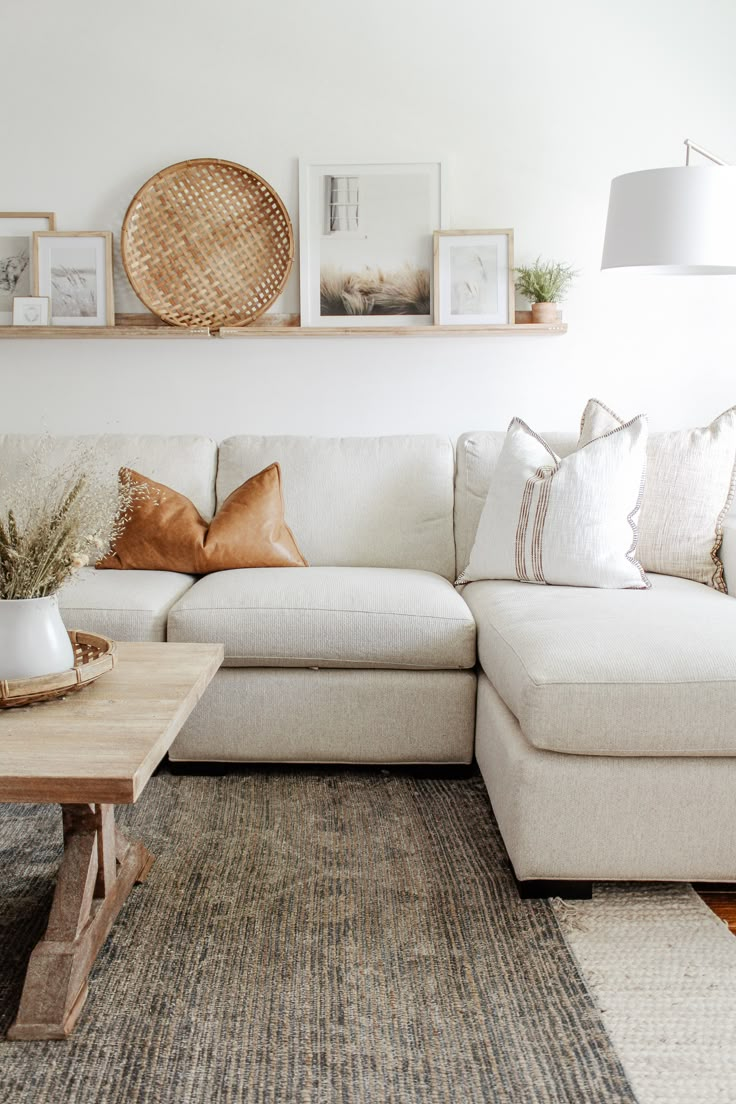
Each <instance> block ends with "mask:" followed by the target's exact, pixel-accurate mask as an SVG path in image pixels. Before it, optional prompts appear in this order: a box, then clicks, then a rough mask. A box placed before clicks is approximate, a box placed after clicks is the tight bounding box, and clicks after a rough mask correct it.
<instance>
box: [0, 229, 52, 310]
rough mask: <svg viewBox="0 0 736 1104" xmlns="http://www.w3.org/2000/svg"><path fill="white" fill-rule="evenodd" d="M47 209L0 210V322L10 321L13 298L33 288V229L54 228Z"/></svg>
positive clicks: (27, 294) (30, 292)
mask: <svg viewBox="0 0 736 1104" xmlns="http://www.w3.org/2000/svg"><path fill="white" fill-rule="evenodd" d="M55 229H56V215H54V214H53V213H52V212H51V211H41V212H37V211H0V326H10V325H11V324H12V322H13V299H14V298H15V297H16V296H20V297H21V298H22V297H27V296H30V295H31V294H32V292H33V233H34V231H35V230H55Z"/></svg>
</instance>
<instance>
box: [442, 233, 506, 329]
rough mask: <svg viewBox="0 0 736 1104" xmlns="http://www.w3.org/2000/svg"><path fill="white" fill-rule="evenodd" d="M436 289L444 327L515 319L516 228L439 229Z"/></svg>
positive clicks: (486, 324) (477, 324) (492, 323)
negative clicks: (514, 229) (514, 230)
mask: <svg viewBox="0 0 736 1104" xmlns="http://www.w3.org/2000/svg"><path fill="white" fill-rule="evenodd" d="M434 291H435V299H434V321H435V324H436V325H438V326H502V325H510V324H512V323H513V321H514V232H513V230H438V231H436V232H435V235H434Z"/></svg>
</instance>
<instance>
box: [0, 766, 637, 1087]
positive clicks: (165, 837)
mask: <svg viewBox="0 0 736 1104" xmlns="http://www.w3.org/2000/svg"><path fill="white" fill-rule="evenodd" d="M119 819H120V821H121V823H122V824H123V826H124V827H128V829H129V830H130V831H131V833H132V834H135V835H136V836H138V837H139V838H141V839H143V841H144V842H145V843H146V844H147V845H148V847H149V848H150V849H151V850H152V851H153V852H154V854H156V856H157V861H156V864H155V865H154V867H153V869H152V871H151V875H150V877H149V880H148V882H147V883H145V885H142V886H138V887H136V888H135V889H134V890H133V892H132V893H131V896H130V897H129V899H128V901H127V903H126V905H125V907H124V909H123V911H122V912H121V914H120V916H119V917H118V920H117V922H116V924H115V927H114V928H113V930H112V933H111V935H110V937H109V938H108V941H107V943H106V945H105V947H104V948H103V951H102V952H101V954H100V957H99V959H98V961H97V964H96V966H95V968H94V970H93V973H92V977H91V983H90V992H89V997H88V999H87V1003H86V1005H85V1008H84V1011H83V1013H82V1017H81V1019H80V1022H79V1024H78V1026H77V1028H76V1031H75V1033H74V1035H73V1036H72V1038H71V1039H70V1040H68V1041H66V1042H55V1043H46V1042H43V1043H42V1042H39V1043H9V1042H6V1041H4V1038H3V1041H2V1042H0V1099H1V1100H3V1101H6V1100H7V1101H13V1104H56V1102H59V1101H64V1102H67V1101H68V1102H70V1104H112V1102H115V1104H118V1102H120V1104H122V1102H126V1104H127V1102H131V1104H169V1102H171V1104H174V1102H176V1104H200V1102H201V1104H205V1102H206V1104H231V1102H232V1104H236V1102H240V1101H243V1102H246V1101H247V1102H250V1101H253V1102H257V1104H261V1102H264V1104H265V1102H273V1104H282V1102H283V1104H286V1102H289V1104H291V1102H299V1104H333V1102H334V1104H359V1102H360V1104H362V1102H366V1104H389V1102H396V1104H420V1102H421V1104H449V1102H455V1101H458V1102H460V1101H462V1102H463V1104H466V1102H468V1104H476V1102H493V1104H495V1102H498V1104H536V1102H540V1104H547V1102H549V1104H552V1102H562V1101H569V1102H575V1104H581V1102H589V1101H596V1102H597V1104H602V1102H608V1101H621V1102H624V1101H633V1100H635V1097H634V1095H633V1093H632V1090H631V1089H630V1087H629V1085H628V1084H627V1081H626V1078H625V1076H624V1073H623V1071H622V1068H621V1066H620V1064H619V1061H618V1059H617V1057H616V1054H615V1052H614V1050H613V1048H612V1046H611V1043H610V1041H609V1039H608V1036H607V1035H606V1033H605V1030H604V1029H603V1026H602V1022H601V1019H600V1016H599V1013H598V1011H597V1009H596V1007H595V1005H594V1003H593V1001H592V999H591V997H590V996H589V994H588V991H587V989H586V987H585V985H584V983H583V981H582V979H581V976H580V974H579V972H578V969H577V967H576V965H575V963H574V960H573V959H572V957H571V955H570V953H569V951H568V949H567V947H566V944H565V941H564V939H563V937H562V935H561V933H560V930H559V927H558V924H557V921H556V919H555V916H554V914H553V912H552V910H551V909H550V907H549V906H548V904H547V903H546V902H541V901H540V902H522V901H520V900H519V898H518V896H517V893H516V889H515V887H514V884H513V880H512V877H511V872H510V868H509V865H508V860H507V858H506V855H505V852H504V849H503V846H502V844H501V841H500V838H499V835H498V830H497V828H496V826H495V823H494V821H493V818H492V815H491V811H490V807H489V804H488V800H487V797H486V793H485V790H484V788H483V784H482V781H481V780H480V777H479V776H472V777H470V778H467V779H431V778H417V777H412V776H409V775H406V774H403V773H400V772H388V771H380V770H372V771H341V770H309V769H304V770H298V771H297V770H293V771H288V770H287V771H265V770H264V771H261V770H256V771H252V772H246V773H243V774H227V775H224V776H221V777H203V776H177V775H172V774H169V773H167V772H166V771H162V772H161V773H160V774H158V775H157V776H156V777H155V778H153V779H152V780H151V782H150V783H149V785H148V787H147V789H146V790H145V792H144V794H143V796H142V797H141V799H140V801H139V802H138V804H137V805H136V806H134V807H132V808H129V809H125V810H122V811H121V813H120V817H119ZM59 822H60V816H59V813H58V809H54V808H53V807H51V808H44V807H38V806H28V805H26V806H22V805H17V806H12V805H11V806H4V807H0V853H1V855H2V870H3V879H2V890H1V892H0V948H1V950H2V954H1V957H0V1032H2V1035H3V1036H4V1032H5V1030H7V1027H8V1026H9V1024H10V1022H11V1020H12V1018H13V1015H14V1012H15V1009H16V1006H17V1002H18V999H19V996H20V988H21V984H22V978H23V973H24V969H25V964H26V961H27V959H28V955H29V954H30V951H31V948H32V946H33V945H34V943H35V942H36V940H37V939H38V938H39V937H40V936H41V935H42V932H43V928H44V919H45V916H46V912H47V909H48V906H49V902H50V898H51V893H52V890H53V876H54V872H55V870H56V867H57V864H58V860H59V856H60V852H61V829H60V823H59Z"/></svg>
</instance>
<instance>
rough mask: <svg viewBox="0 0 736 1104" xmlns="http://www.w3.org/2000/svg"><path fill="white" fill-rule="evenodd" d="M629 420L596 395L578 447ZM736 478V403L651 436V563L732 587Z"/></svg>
mask: <svg viewBox="0 0 736 1104" xmlns="http://www.w3.org/2000/svg"><path fill="white" fill-rule="evenodd" d="M622 424H623V419H621V418H619V416H618V414H614V412H613V411H612V410H609V409H608V407H607V406H604V405H603V403H601V402H599V401H598V400H597V399H591V400H590V402H589V403H588V405H587V406H586V408H585V410H584V412H583V418H582V422H581V426H580V441H579V442H578V447H580V446H584V445H586V444H587V443H588V442H590V441H593V440H594V439H595V438H599V437H601V436H602V435H603V434H606V433H609V432H610V431H611V430H615V429H617V428H618V427H619V426H621V425H622ZM735 479H736V407H731V409H730V410H726V411H725V412H724V413H723V414H721V415H719V417H717V418H716V419H715V420H714V421H712V422H711V423H710V425H707V426H703V427H702V428H699V429H679V430H675V431H674V432H671V433H653V434H652V435H651V436H650V438H649V445H648V448H647V479H646V486H645V488H644V498H643V500H642V505H641V514H640V517H639V548H638V555H639V559H640V560H641V562H642V564H643V565H644V568H645V569H646V570H647V571H655V572H658V573H659V574H662V575H678V576H680V578H682V579H693V580H695V582H698V583H705V584H706V585H707V586H711V587H714V588H715V589H716V590H722V591H725V590H726V581H725V579H724V575H723V565H722V563H721V561H720V560H719V558H718V550H719V548H720V547H721V541H722V539H723V519H724V518H725V516H726V514H727V513H728V511H729V509H730V507H731V502H732V500H733V494H734V481H735Z"/></svg>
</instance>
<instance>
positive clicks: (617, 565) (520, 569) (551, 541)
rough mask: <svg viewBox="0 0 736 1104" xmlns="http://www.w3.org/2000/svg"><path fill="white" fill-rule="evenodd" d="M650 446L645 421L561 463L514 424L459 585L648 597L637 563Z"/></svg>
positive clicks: (543, 444)
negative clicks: (508, 584)
mask: <svg viewBox="0 0 736 1104" xmlns="http://www.w3.org/2000/svg"><path fill="white" fill-rule="evenodd" d="M646 447H647V422H646V418H645V417H644V416H643V415H642V416H640V417H638V418H634V419H633V421H631V422H628V423H627V424H626V425H623V426H619V427H617V428H616V429H615V430H614V431H613V432H612V433H607V434H606V435H605V436H603V437H601V438H600V439H598V440H595V441H591V442H590V444H587V445H585V446H584V447H582V448H578V449H577V451H576V452H573V453H571V455H570V456H566V457H564V459H560V457H559V456H557V455H556V454H555V453H554V452H553V451H552V449H551V448H550V447H549V445H548V444H547V443H546V442H545V441H544V440H543V439H542V438H541V437H540V436H538V434H536V433H534V431H533V430H531V429H530V428H529V426H527V425H526V424H525V423H524V422H522V421H521V420H520V419H519V418H514V420H513V421H512V422H511V425H510V426H509V430H508V433H507V434H506V440H505V442H504V446H503V449H502V450H501V455H500V457H499V460H498V464H497V465H496V468H495V471H494V473H493V476H492V479H491V485H490V488H489V491H488V497H487V499H486V502H485V505H484V507H483V512H482V514H481V517H480V521H479V523H478V531H477V533H476V537H475V544H474V545H473V550H472V552H471V553H470V563H469V564H468V566H467V568H466V569H465V571H464V572H463V573H462V575H461V576H460V578H459V579H458V583H470V582H472V581H473V580H475V579H519V580H520V581H521V582H525V583H553V584H557V585H561V586H588V587H608V588H617V589H621V588H629V587H630V588H636V589H646V588H648V587H649V582H648V580H647V577H646V575H645V574H644V572H643V570H642V568H641V565H640V564H639V562H638V561H637V559H636V536H637V530H636V519H637V513H638V510H639V506H640V503H641V495H642V484H643V478H644V466H645V463H646Z"/></svg>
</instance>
